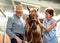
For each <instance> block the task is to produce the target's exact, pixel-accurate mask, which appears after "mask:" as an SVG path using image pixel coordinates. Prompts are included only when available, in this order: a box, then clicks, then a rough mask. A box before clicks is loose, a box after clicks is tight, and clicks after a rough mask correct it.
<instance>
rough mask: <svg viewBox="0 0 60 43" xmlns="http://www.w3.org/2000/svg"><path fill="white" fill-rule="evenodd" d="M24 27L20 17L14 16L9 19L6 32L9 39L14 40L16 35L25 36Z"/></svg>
mask: <svg viewBox="0 0 60 43" xmlns="http://www.w3.org/2000/svg"><path fill="white" fill-rule="evenodd" d="M24 26H25V23H24V20H23V19H22V17H20V18H18V17H17V16H16V14H15V15H13V16H12V17H9V19H8V22H7V29H6V32H7V34H8V35H9V36H10V38H14V37H15V36H16V33H18V34H25V29H24Z"/></svg>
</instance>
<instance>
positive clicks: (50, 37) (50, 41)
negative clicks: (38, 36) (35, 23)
mask: <svg viewBox="0 0 60 43" xmlns="http://www.w3.org/2000/svg"><path fill="white" fill-rule="evenodd" d="M53 21H54V19H51V20H50V21H47V19H44V20H43V24H44V25H45V26H46V27H48V26H50V25H51V23H52V22H53ZM43 43H57V37H56V26H55V27H54V28H53V29H52V30H51V31H49V32H46V31H45V30H44V29H43Z"/></svg>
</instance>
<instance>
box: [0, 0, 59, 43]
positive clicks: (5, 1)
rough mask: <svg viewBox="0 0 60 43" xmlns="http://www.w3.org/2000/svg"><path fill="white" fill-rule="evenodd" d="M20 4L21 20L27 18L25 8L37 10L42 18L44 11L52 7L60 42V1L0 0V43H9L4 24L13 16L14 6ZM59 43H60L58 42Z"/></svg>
mask: <svg viewBox="0 0 60 43" xmlns="http://www.w3.org/2000/svg"><path fill="white" fill-rule="evenodd" d="M18 4H22V5H23V7H24V10H23V13H24V15H23V19H24V20H25V19H26V17H27V16H28V11H27V6H28V7H29V8H39V9H40V10H39V14H38V15H39V17H42V18H44V17H45V16H44V9H45V8H47V7H52V8H54V10H55V16H54V17H53V18H54V19H55V20H56V21H58V22H57V28H56V30H57V37H58V42H59V41H60V0H0V36H1V37H0V43H10V40H9V37H8V35H7V34H6V24H7V20H8V17H9V16H12V15H14V13H15V11H14V10H15V5H18ZM59 43H60V42H59Z"/></svg>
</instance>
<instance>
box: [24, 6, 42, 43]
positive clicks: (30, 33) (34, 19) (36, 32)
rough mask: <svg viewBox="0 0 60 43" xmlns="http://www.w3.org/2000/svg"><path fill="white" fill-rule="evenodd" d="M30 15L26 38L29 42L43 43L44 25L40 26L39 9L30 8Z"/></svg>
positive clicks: (27, 20)
mask: <svg viewBox="0 0 60 43" xmlns="http://www.w3.org/2000/svg"><path fill="white" fill-rule="evenodd" d="M27 9H28V11H29V15H28V17H27V18H26V25H25V27H26V32H25V38H26V41H27V42H28V43H42V29H41V28H42V27H41V26H40V24H39V22H40V20H39V18H38V15H37V14H38V10H39V9H36V8H32V9H30V8H28V7H27Z"/></svg>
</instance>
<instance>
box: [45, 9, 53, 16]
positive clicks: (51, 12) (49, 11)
mask: <svg viewBox="0 0 60 43" xmlns="http://www.w3.org/2000/svg"><path fill="white" fill-rule="evenodd" d="M45 12H48V13H49V14H50V15H52V16H54V9H53V8H46V9H45Z"/></svg>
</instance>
